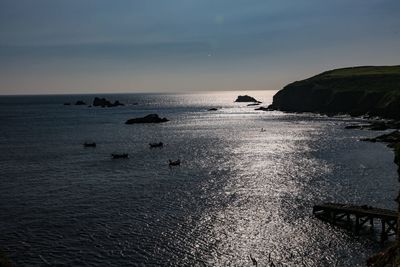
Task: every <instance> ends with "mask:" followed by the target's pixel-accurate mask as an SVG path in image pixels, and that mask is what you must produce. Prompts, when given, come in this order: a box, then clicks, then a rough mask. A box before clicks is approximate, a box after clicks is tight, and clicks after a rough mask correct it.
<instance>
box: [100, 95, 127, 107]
mask: <svg viewBox="0 0 400 267" xmlns="http://www.w3.org/2000/svg"><path fill="white" fill-rule="evenodd" d="M93 106H94V107H102V108H105V107H107V108H111V107H118V106H124V104H122V103H121V102H119V101H118V100H117V101H115V102H114V103H112V102H110V101H109V100H107V99H105V98H98V97H95V98H94V100H93Z"/></svg>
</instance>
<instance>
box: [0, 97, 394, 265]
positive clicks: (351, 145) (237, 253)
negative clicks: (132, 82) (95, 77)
mask: <svg viewBox="0 0 400 267" xmlns="http://www.w3.org/2000/svg"><path fill="white" fill-rule="evenodd" d="M242 93H243V92H218V93H202V94H185V95H183V94H182V95H179V94H177V95H174V94H165V95H161V94H130V95H106V97H107V98H108V99H110V100H116V99H118V100H120V101H121V102H123V103H127V104H128V105H126V106H124V107H116V108H94V107H93V108H88V107H86V106H74V105H71V106H64V105H63V103H64V102H75V101H76V100H80V99H82V100H84V101H87V102H88V103H89V102H91V101H92V99H93V98H94V96H93V95H84V96H82V95H81V96H76V95H75V96H74V95H68V96H23V97H0V122H1V127H0V173H1V176H0V248H1V249H2V250H3V251H5V252H6V254H8V255H9V257H10V258H11V259H12V261H13V262H14V263H15V265H16V266H41V265H53V266H54V265H57V266H94V265H97V266H128V265H130V266H132V265H133V266H152V265H153V266H155V265H163V266H251V265H252V264H251V260H250V259H249V255H250V254H251V255H252V256H253V257H254V258H256V259H257V260H258V262H259V266H266V263H267V262H268V257H271V259H272V260H273V261H274V263H275V264H278V263H280V264H282V265H284V266H333V265H335V264H337V266H363V265H364V264H365V260H366V259H367V257H368V256H369V255H371V254H372V253H374V252H376V251H378V250H379V249H380V246H379V245H378V244H377V243H376V242H375V241H373V240H371V239H369V238H367V237H360V238H356V237H354V236H352V235H351V234H349V233H347V232H346V231H344V230H341V229H338V228H335V227H332V226H330V225H328V224H325V223H323V222H321V221H319V220H316V219H315V218H313V216H312V206H313V205H314V204H316V203H320V202H324V201H338V202H345V203H354V204H368V205H373V206H378V207H383V208H391V209H395V208H396V204H395V202H394V198H395V196H396V191H397V188H398V183H397V174H396V167H395V165H394V164H393V163H392V162H393V154H392V152H391V151H390V150H389V149H387V148H386V147H385V146H384V145H382V144H372V143H366V142H359V141H358V139H359V138H362V137H372V136H375V135H378V134H380V132H370V131H360V130H344V129H343V128H344V126H345V125H346V124H347V123H350V122H352V121H353V120H354V119H350V118H345V117H344V118H327V117H321V116H315V115H307V114H302V115H300V114H285V113H282V112H262V111H255V110H254V107H247V106H246V104H245V103H234V102H233V101H234V100H235V98H236V96H237V95H238V94H242ZM274 93H275V92H270V91H264V92H250V93H249V94H251V95H253V96H255V97H256V98H258V99H260V100H261V101H263V102H264V104H269V103H271V101H272V95H273V94H274ZM100 96H101V95H100ZM299 101H301V99H300V100H299ZM135 102H137V103H138V105H131V104H133V103H135ZM211 107H218V108H220V109H219V110H218V111H214V112H210V111H207V109H208V108H211ZM149 113H158V114H159V115H160V116H162V117H164V116H165V117H167V118H169V119H170V120H171V121H170V122H167V123H164V124H156V125H125V124H124V122H125V120H127V119H129V118H132V117H138V116H142V115H147V114H149ZM261 128H264V129H265V131H264V132H261V131H260V129H261ZM85 141H95V142H96V143H97V147H96V148H84V147H83V146H82V144H83V143H84V142H85ZM159 141H162V142H164V143H165V144H166V146H165V147H164V148H163V149H149V146H148V143H149V142H159ZM114 152H116V153H129V155H130V158H129V159H128V160H112V159H111V157H110V154H111V153H114ZM178 158H179V159H181V161H182V165H181V166H180V167H175V168H169V167H168V163H167V162H168V159H178Z"/></svg>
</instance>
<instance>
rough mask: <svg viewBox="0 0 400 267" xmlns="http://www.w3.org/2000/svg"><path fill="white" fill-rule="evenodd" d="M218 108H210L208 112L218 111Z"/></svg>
mask: <svg viewBox="0 0 400 267" xmlns="http://www.w3.org/2000/svg"><path fill="white" fill-rule="evenodd" d="M217 110H218V109H217V108H209V109H208V111H217Z"/></svg>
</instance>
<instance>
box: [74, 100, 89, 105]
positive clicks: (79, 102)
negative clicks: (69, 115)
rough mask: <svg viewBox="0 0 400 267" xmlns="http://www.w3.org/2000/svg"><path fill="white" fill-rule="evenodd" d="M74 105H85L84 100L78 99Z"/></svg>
mask: <svg viewBox="0 0 400 267" xmlns="http://www.w3.org/2000/svg"><path fill="white" fill-rule="evenodd" d="M75 105H77V106H82V105H86V103H85V102H84V101H82V100H78V101H76V102H75Z"/></svg>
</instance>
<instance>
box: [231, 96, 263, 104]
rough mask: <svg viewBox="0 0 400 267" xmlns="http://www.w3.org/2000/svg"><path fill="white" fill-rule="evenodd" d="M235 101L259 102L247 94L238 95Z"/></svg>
mask: <svg viewBox="0 0 400 267" xmlns="http://www.w3.org/2000/svg"><path fill="white" fill-rule="evenodd" d="M235 102H255V103H261V102H260V101H257V100H256V99H255V98H254V97H251V96H248V95H240V96H238V97H237V98H236V100H235Z"/></svg>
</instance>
